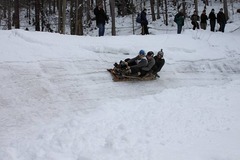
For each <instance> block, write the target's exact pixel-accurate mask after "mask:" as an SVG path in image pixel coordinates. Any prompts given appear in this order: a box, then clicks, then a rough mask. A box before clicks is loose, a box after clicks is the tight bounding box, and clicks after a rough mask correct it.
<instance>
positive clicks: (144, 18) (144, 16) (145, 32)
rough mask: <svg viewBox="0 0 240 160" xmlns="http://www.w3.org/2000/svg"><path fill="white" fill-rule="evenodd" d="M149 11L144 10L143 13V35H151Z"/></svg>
mask: <svg viewBox="0 0 240 160" xmlns="http://www.w3.org/2000/svg"><path fill="white" fill-rule="evenodd" d="M146 11H147V9H146V8H144V9H143V11H142V12H141V26H142V33H141V34H142V35H145V34H149V32H148V20H147V13H146Z"/></svg>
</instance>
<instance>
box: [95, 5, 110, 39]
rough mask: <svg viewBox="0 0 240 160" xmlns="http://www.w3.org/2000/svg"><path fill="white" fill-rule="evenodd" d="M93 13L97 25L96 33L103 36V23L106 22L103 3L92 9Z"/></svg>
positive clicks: (106, 17)
mask: <svg viewBox="0 0 240 160" xmlns="http://www.w3.org/2000/svg"><path fill="white" fill-rule="evenodd" d="M94 14H95V16H96V25H97V27H98V29H99V30H98V35H99V36H104V32H105V24H106V22H107V23H108V16H107V15H106V13H105V11H104V10H103V5H102V4H99V5H98V6H97V7H96V8H95V9H94Z"/></svg>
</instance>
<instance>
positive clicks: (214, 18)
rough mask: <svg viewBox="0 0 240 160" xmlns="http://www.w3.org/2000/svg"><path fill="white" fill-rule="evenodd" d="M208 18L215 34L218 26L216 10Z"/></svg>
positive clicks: (211, 29)
mask: <svg viewBox="0 0 240 160" xmlns="http://www.w3.org/2000/svg"><path fill="white" fill-rule="evenodd" d="M208 17H209V19H210V31H212V32H214V31H215V26H216V19H217V17H216V14H215V12H214V9H212V10H211V12H210V13H209V16H208Z"/></svg>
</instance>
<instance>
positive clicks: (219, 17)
mask: <svg viewBox="0 0 240 160" xmlns="http://www.w3.org/2000/svg"><path fill="white" fill-rule="evenodd" d="M217 22H218V23H225V24H226V22H227V20H226V16H225V14H224V13H223V12H221V11H220V12H218V14H217Z"/></svg>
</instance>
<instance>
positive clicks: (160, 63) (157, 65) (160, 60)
mask: <svg viewBox="0 0 240 160" xmlns="http://www.w3.org/2000/svg"><path fill="white" fill-rule="evenodd" d="M163 54H164V53H163V51H162V49H161V51H159V52H158V53H157V55H156V56H154V59H155V65H154V66H153V67H152V73H153V74H154V75H156V77H160V76H159V75H158V74H157V73H158V72H160V71H161V69H162V67H163V66H164V64H165V59H164V58H163Z"/></svg>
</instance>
